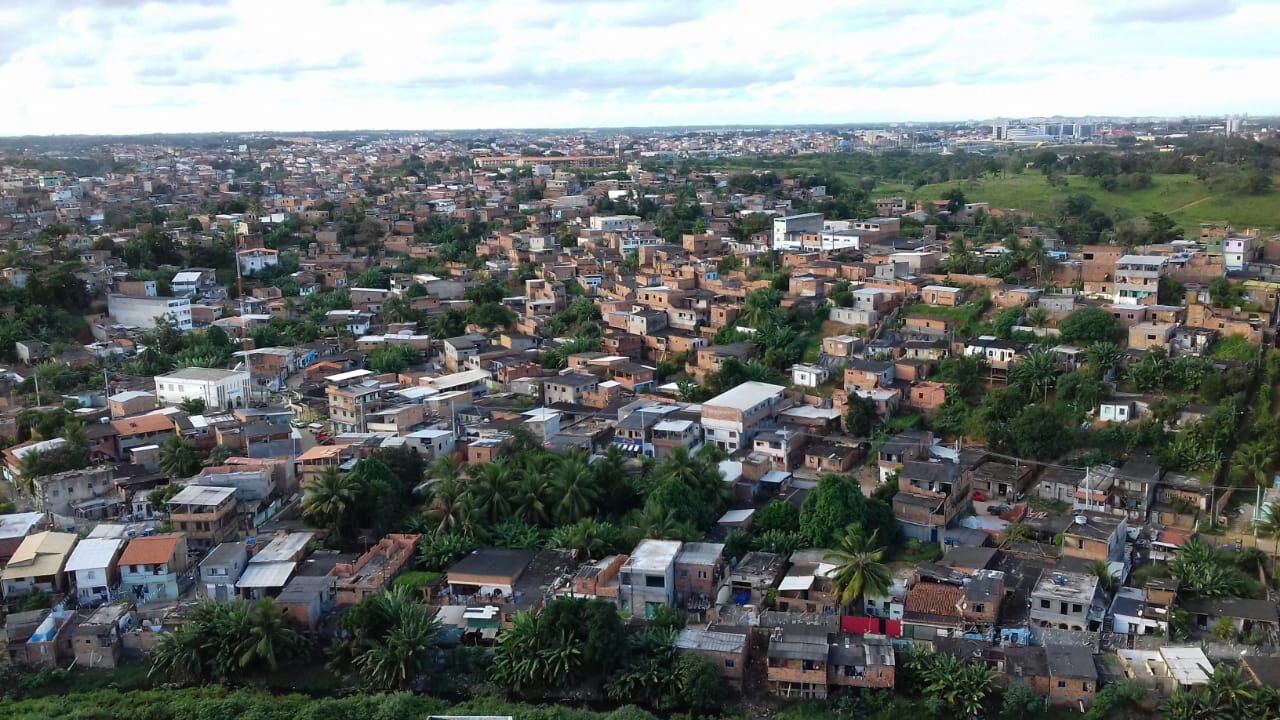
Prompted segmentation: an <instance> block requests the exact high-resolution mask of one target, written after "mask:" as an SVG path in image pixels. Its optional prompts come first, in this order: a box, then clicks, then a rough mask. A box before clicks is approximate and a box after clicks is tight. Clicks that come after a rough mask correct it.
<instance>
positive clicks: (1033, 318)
mask: <svg viewBox="0 0 1280 720" xmlns="http://www.w3.org/2000/svg"><path fill="white" fill-rule="evenodd" d="M1027 324H1028V325H1030V326H1031V327H1033V328H1035V329H1037V330H1039V329H1041V328H1043V327H1044V326H1046V325H1048V324H1049V313H1048V312H1046V311H1045V309H1044V308H1042V307H1033V308H1031V310H1030V311H1028V312H1027Z"/></svg>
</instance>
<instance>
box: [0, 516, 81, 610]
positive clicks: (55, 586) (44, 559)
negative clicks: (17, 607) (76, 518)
mask: <svg viewBox="0 0 1280 720" xmlns="http://www.w3.org/2000/svg"><path fill="white" fill-rule="evenodd" d="M75 545H76V536H75V535H73V534H71V533H60V532H52V531H48V530H46V531H44V532H39V533H36V534H34V535H28V536H27V537H26V538H25V539H24V540H23V541H22V544H21V545H19V546H18V549H17V550H16V551H14V553H13V557H11V558H9V562H8V563H6V564H5V566H4V571H3V572H0V584H3V589H4V597H5V599H6V600H9V599H12V598H16V597H21V596H23V595H29V594H31V593H45V594H50V595H51V594H53V593H59V592H63V591H65V590H66V589H67V578H66V572H65V568H66V564H67V558H69V557H70V556H71V550H72V549H73V548H74V547H75Z"/></svg>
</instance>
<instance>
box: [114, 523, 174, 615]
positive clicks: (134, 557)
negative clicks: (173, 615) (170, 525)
mask: <svg viewBox="0 0 1280 720" xmlns="http://www.w3.org/2000/svg"><path fill="white" fill-rule="evenodd" d="M186 570H187V537H186V535H184V534H182V533H165V534H163V535H152V536H150V537H136V538H134V539H132V540H130V541H129V544H128V545H127V546H125V549H124V552H123V553H122V554H121V555H120V592H121V595H123V596H124V597H126V598H128V599H129V600H131V601H133V602H138V603H151V602H163V601H166V600H177V599H178V598H179V597H181V595H182V583H181V582H180V580H181V578H182V576H183V575H184V574H185V572H186Z"/></svg>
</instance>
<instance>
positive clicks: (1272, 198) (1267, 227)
mask: <svg viewBox="0 0 1280 720" xmlns="http://www.w3.org/2000/svg"><path fill="white" fill-rule="evenodd" d="M953 187H958V188H960V189H961V190H962V191H963V192H964V194H965V197H966V198H967V199H968V200H969V202H988V203H990V204H991V207H993V208H1017V209H1019V210H1027V211H1030V212H1032V213H1035V214H1036V215H1037V216H1038V217H1043V218H1050V217H1052V214H1053V202H1054V200H1056V199H1058V198H1062V197H1066V196H1067V195H1071V194H1073V193H1081V192H1083V193H1087V194H1089V195H1092V196H1093V197H1094V199H1095V200H1096V201H1097V206H1098V207H1099V208H1100V209H1102V210H1104V211H1106V212H1108V213H1112V212H1117V211H1118V214H1119V216H1120V217H1121V218H1136V217H1142V216H1144V215H1146V214H1147V213H1149V212H1152V211H1156V212H1162V213H1164V214H1166V215H1168V216H1169V217H1172V218H1173V219H1174V220H1176V221H1177V222H1178V223H1179V224H1180V225H1181V226H1182V227H1183V228H1184V229H1186V230H1187V232H1188V233H1190V234H1192V235H1193V236H1196V235H1199V228H1200V224H1201V223H1208V222H1227V223H1230V224H1231V225H1233V226H1235V227H1237V228H1246V227H1256V228H1260V229H1262V230H1263V231H1275V230H1277V229H1280V191H1276V190H1272V191H1271V192H1270V193H1268V194H1266V195H1226V194H1219V193H1215V192H1214V191H1212V190H1210V189H1209V188H1207V187H1205V185H1204V184H1203V183H1201V182H1200V181H1198V180H1196V178H1195V177H1194V176H1192V175H1155V176H1153V177H1152V185H1151V187H1149V188H1146V189H1144V190H1131V191H1120V192H1108V191H1106V190H1103V189H1102V188H1100V187H1098V183H1097V182H1096V181H1095V180H1092V179H1090V178H1086V177H1084V176H1082V175H1070V176H1068V177H1067V185H1066V187H1052V186H1050V185H1049V183H1048V181H1047V180H1046V179H1045V177H1044V176H1043V175H1041V174H1040V173H1038V172H1025V173H1022V174H1021V175H1007V176H1005V177H986V178H983V179H982V180H953V181H951V182H945V183H937V184H934V185H924V186H922V187H920V188H918V189H916V190H908V191H906V193H905V194H906V195H907V196H908V197H909V198H911V199H922V200H935V199H938V198H940V197H942V194H943V193H945V192H946V191H947V190H949V189H951V188H953ZM893 189H894V188H892V187H886V186H877V187H876V189H875V193H876V195H881V194H883V193H885V192H886V191H892V190H893ZM898 189H901V188H898Z"/></svg>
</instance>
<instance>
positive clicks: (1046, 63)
mask: <svg viewBox="0 0 1280 720" xmlns="http://www.w3.org/2000/svg"><path fill="white" fill-rule="evenodd" d="M896 5H899V3H895V2H884V0H865V1H864V0H821V1H810V0H793V1H792V2H774V1H772V0H705V1H703V0H165V1H164V2H147V1H144V0H3V2H0V87H3V88H5V90H6V92H5V93H4V102H3V103H2V104H0V105H2V106H0V134H18V133H37V134H53V133H133V132H185V131H211V130H227V131H239V130H308V129H310V130H329V129H345V128H477V127H483V128H493V127H591V126H616V125H672V124H704V125H716V124H730V123H732V124H751V123H761V124H763V123H827V122H832V123H838V122H878V121H891V120H952V119H961V120H963V119H982V118H988V117H992V116H997V115H1002V116H1023V115H1050V114H1071V115H1084V114H1108V115H1183V114H1222V113H1229V112H1238V113H1244V112H1248V113H1252V114H1277V113H1280V92H1277V91H1276V89H1275V88H1276V84H1275V78H1276V77H1278V76H1280V46H1277V44H1276V42H1275V38H1274V34H1275V31H1276V30H1277V29H1280V0H1252V1H1250V0H1240V1H1239V2H1234V1H1232V0H1164V1H1163V2H1162V1H1159V0H1080V1H1078V2H1077V1H1071V2H1026V0H913V1H912V2H909V3H901V5H903V6H906V9H897V8H896V7H893V6H896Z"/></svg>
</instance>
